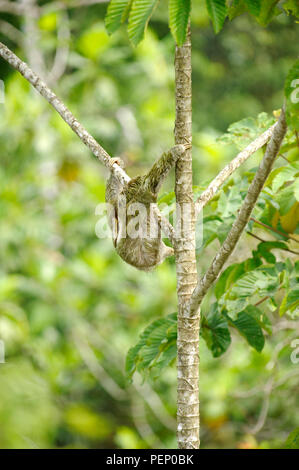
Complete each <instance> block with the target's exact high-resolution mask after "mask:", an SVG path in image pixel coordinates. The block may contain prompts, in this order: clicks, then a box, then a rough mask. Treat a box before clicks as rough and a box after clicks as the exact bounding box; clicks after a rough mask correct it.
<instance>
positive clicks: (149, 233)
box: [106, 145, 185, 271]
mask: <svg viewBox="0 0 299 470" xmlns="http://www.w3.org/2000/svg"><path fill="white" fill-rule="evenodd" d="M184 150H185V147H184V146H183V145H176V146H175V147H173V148H172V149H171V150H170V151H169V152H165V153H164V154H163V155H162V156H161V158H160V159H159V160H158V161H157V162H156V163H155V164H154V165H153V166H152V168H151V169H150V170H149V172H148V173H147V174H146V175H144V176H137V177H136V178H133V179H131V180H130V181H129V182H128V183H126V184H124V185H123V184H121V183H120V182H119V180H118V178H117V177H116V176H115V175H114V172H113V170H112V171H111V174H110V177H109V179H108V181H107V186H106V203H108V210H107V212H108V223H109V226H110V228H111V230H112V240H113V244H114V246H115V249H116V251H117V253H118V254H119V256H120V257H121V258H122V259H123V260H124V261H126V263H128V264H130V265H132V266H135V268H138V269H141V270H143V271H150V270H152V269H153V268H154V267H155V266H157V265H159V264H161V263H162V262H163V261H164V259H165V258H166V257H168V256H171V255H173V249H172V248H170V247H168V246H166V245H165V243H164V242H163V241H162V232H161V227H160V224H159V221H158V218H157V216H156V215H155V213H154V211H153V205H154V204H156V202H157V197H158V192H159V189H160V187H161V185H162V183H163V181H164V179H165V178H166V176H167V175H168V173H169V171H170V170H171V168H172V167H173V166H174V165H175V163H176V161H177V159H178V158H179V156H180V155H181V154H182V153H183V152H184ZM114 162H115V163H117V164H118V165H120V166H121V167H123V162H122V160H121V159H119V158H115V159H114ZM136 214H137V215H136Z"/></svg>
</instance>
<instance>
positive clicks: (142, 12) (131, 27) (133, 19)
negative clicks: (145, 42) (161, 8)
mask: <svg viewBox="0 0 299 470" xmlns="http://www.w3.org/2000/svg"><path fill="white" fill-rule="evenodd" d="M158 2H159V0H133V4H132V8H131V11H130V14H129V24H128V33H129V38H130V41H131V43H132V44H133V45H134V46H137V45H138V44H139V43H140V41H141V40H142V39H143V37H144V32H145V30H146V27H147V25H148V22H149V20H150V18H151V16H152V14H153V11H154V9H155V7H156V6H157V4H158Z"/></svg>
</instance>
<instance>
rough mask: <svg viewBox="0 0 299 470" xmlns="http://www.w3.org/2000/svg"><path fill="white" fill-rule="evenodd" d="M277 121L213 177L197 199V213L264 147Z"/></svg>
mask: <svg viewBox="0 0 299 470" xmlns="http://www.w3.org/2000/svg"><path fill="white" fill-rule="evenodd" d="M276 125H277V123H275V124H273V126H271V127H269V129H267V130H266V131H265V132H264V133H263V134H261V135H259V136H258V137H257V138H256V139H255V140H254V141H253V142H251V143H250V144H249V145H248V146H247V147H246V148H245V149H244V150H242V152H240V153H238V155H237V156H236V157H235V158H234V159H233V160H232V161H231V162H230V163H228V164H227V165H226V166H225V167H224V168H223V170H221V171H220V173H219V174H218V175H217V176H216V178H214V179H213V181H212V182H211V183H210V184H209V186H208V187H207V189H205V190H204V191H203V193H202V194H201V195H200V196H199V198H198V199H197V201H196V202H197V206H196V209H197V214H199V213H200V212H201V211H202V209H203V208H204V207H205V205H206V204H207V203H208V202H209V201H210V200H211V199H212V198H213V197H214V196H215V194H216V192H217V191H218V189H219V188H220V186H222V184H223V183H224V182H225V181H226V180H227V178H229V177H230V175H231V174H232V173H233V172H234V171H236V170H237V169H238V168H239V167H240V166H241V165H242V163H244V162H245V161H246V160H247V159H248V158H249V157H251V155H253V154H254V153H255V152H256V151H257V150H259V149H260V148H261V147H263V146H264V145H265V144H266V143H267V142H268V141H269V139H270V138H271V136H272V135H273V132H274V129H275V127H276Z"/></svg>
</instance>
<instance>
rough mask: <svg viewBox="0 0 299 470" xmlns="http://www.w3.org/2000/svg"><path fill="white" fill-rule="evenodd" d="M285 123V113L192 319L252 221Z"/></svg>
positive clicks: (195, 300) (200, 286) (200, 289)
mask: <svg viewBox="0 0 299 470" xmlns="http://www.w3.org/2000/svg"><path fill="white" fill-rule="evenodd" d="M286 129H287V126H286V120H285V111H284V109H282V111H281V115H280V117H279V120H278V123H277V125H276V126H275V128H274V131H273V134H272V137H271V139H270V141H269V143H268V145H267V149H266V152H265V155H264V158H263V160H262V162H261V164H260V166H259V168H258V170H257V172H256V174H255V177H254V179H253V181H252V183H251V184H250V186H249V189H248V193H247V195H246V197H245V199H244V202H243V204H242V206H241V209H240V211H239V213H238V216H237V218H236V220H235V222H234V223H233V226H232V228H231V230H230V232H229V233H228V235H227V237H226V240H225V241H224V243H223V245H222V246H221V248H220V250H219V251H218V253H217V255H216V256H215V258H214V259H213V261H212V264H211V266H210V267H209V268H208V270H207V272H206V273H205V275H204V276H203V277H202V278H201V279H200V280H199V281H198V283H197V286H196V288H195V290H194V292H193V294H192V298H191V302H190V311H189V312H190V315H191V317H192V318H193V316H194V317H195V318H196V317H197V310H198V307H199V306H200V304H201V302H202V299H203V298H204V296H205V294H206V292H207V290H208V289H209V288H210V286H211V285H212V284H213V283H214V281H215V280H216V279H217V277H218V275H219V274H220V272H221V269H222V268H223V266H224V263H225V262H226V260H227V259H228V257H229V256H230V255H231V253H232V252H233V250H234V248H235V246H236V244H237V242H238V240H239V239H240V237H241V235H242V233H243V230H244V229H245V227H246V225H247V222H248V220H249V218H250V214H251V212H252V211H253V209H254V206H255V204H256V201H257V199H258V197H259V195H260V192H261V191H262V189H263V186H264V184H265V182H266V179H267V177H268V176H269V173H270V171H271V168H272V165H273V163H274V160H275V158H276V157H277V155H278V152H279V149H280V146H281V143H282V141H283V138H284V136H285V133H286Z"/></svg>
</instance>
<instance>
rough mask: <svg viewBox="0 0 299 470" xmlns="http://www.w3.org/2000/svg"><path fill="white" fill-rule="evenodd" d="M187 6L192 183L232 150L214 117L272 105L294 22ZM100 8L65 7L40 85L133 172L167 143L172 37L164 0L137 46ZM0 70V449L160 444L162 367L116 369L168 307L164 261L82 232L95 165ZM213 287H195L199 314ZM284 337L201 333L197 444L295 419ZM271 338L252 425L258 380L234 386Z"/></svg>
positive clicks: (240, 439)
mask: <svg viewBox="0 0 299 470" xmlns="http://www.w3.org/2000/svg"><path fill="white" fill-rule="evenodd" d="M42 3H46V2H42ZM200 4H201V2H198V4H197V3H196V4H195V5H194V24H193V48H194V52H193V64H194V73H193V92H194V98H193V109H194V170H195V178H194V179H195V184H197V185H200V186H202V185H204V183H205V182H206V181H208V180H209V179H211V178H212V176H213V175H215V174H216V172H217V171H218V170H220V169H221V168H222V167H223V166H224V164H225V163H226V162H227V161H228V160H229V159H230V158H232V156H233V155H234V154H235V152H236V147H234V146H233V145H231V146H228V147H223V146H222V145H221V144H220V143H217V142H216V138H217V137H218V136H219V135H220V134H222V133H223V132H224V131H225V130H226V128H227V127H228V125H229V124H230V123H231V122H233V121H237V120H239V119H242V118H245V117H247V116H250V115H252V116H256V115H257V114H258V113H259V112H262V111H267V112H272V109H276V108H278V107H280V106H281V102H282V97H283V84H284V79H285V76H286V74H287V71H288V69H289V68H290V67H291V65H292V63H293V61H294V57H295V56H296V54H297V42H298V41H296V39H298V31H297V30H296V26H295V25H294V22H293V20H292V18H291V17H287V16H280V17H277V19H276V20H275V21H274V22H273V23H272V24H271V25H270V26H269V27H268V29H267V30H265V29H263V28H261V27H260V26H258V25H257V24H255V23H254V22H253V21H252V20H251V19H250V18H249V17H248V16H240V17H239V18H237V19H236V20H235V21H234V22H233V23H230V24H227V25H226V26H225V28H224V30H223V32H222V33H221V34H220V35H218V36H217V37H216V36H215V35H214V33H213V30H212V28H211V26H210V25H209V23H208V17H207V14H206V13H205V12H204V11H203V10H202V9H201V8H200ZM105 10H106V7H105V6H103V5H95V6H91V7H88V8H82V9H72V10H70V12H69V19H70V27H71V40H70V41H69V47H70V51H69V56H68V63H67V69H66V72H65V73H64V75H63V76H62V77H61V78H60V80H59V82H58V83H56V84H55V86H54V89H55V91H56V92H57V94H58V95H59V96H60V97H61V98H62V99H63V100H64V101H65V103H66V104H67V105H68V106H69V107H70V109H71V110H72V111H73V112H74V113H75V115H76V116H77V117H78V118H79V120H80V121H81V122H82V123H83V124H84V125H85V126H86V128H87V129H88V130H89V131H90V132H91V133H92V134H93V135H94V136H95V138H97V139H98V140H99V142H100V143H101V144H102V145H103V146H104V147H105V148H106V149H107V151H108V152H110V153H111V154H112V155H121V156H122V157H123V158H124V159H125V160H126V162H127V166H128V172H129V173H130V174H131V175H134V174H136V173H138V172H142V171H145V170H146V168H148V166H149V165H150V162H152V161H153V160H154V159H155V158H156V157H158V156H159V155H160V154H161V151H163V150H165V149H167V148H169V147H170V146H171V145H172V143H173V136H172V131H173V125H174V96H173V91H174V84H173V78H174V71H173V54H174V43H173V39H172V37H171V36H170V34H169V31H168V26H167V11H165V10H164V9H163V7H162V8H160V9H159V10H157V11H156V12H155V14H154V16H153V20H152V22H151V26H150V28H149V30H148V31H147V34H146V37H145V40H144V41H143V42H142V43H141V44H140V46H139V47H138V48H136V49H132V48H131V46H130V44H129V42H128V38H127V36H126V33H125V31H124V30H122V29H121V30H119V31H118V32H117V33H116V34H115V35H114V36H112V37H108V35H107V33H106V31H105V28H104V21H103V18H104V14H105ZM61 14H62V13H61V12H58V13H55V12H54V13H53V12H50V13H48V14H47V15H45V16H44V17H42V18H41V20H40V24H39V26H40V28H41V41H40V43H39V46H40V47H41V50H42V52H43V54H44V56H45V58H46V61H47V64H49V65H50V64H51V63H52V61H53V57H54V54H55V50H56V46H57V37H56V26H57V24H58V23H59V20H60V19H61ZM0 19H1V20H3V21H9V22H10V23H11V24H14V25H15V26H16V27H18V28H23V27H24V20H23V18H22V17H14V16H11V15H8V14H4V13H3V14H2V13H0ZM1 31H2V29H1ZM1 31H0V40H1V41H4V42H5V43H7V45H8V46H10V47H11V48H12V49H13V50H16V51H17V53H18V54H19V55H21V56H22V57H23V58H24V59H25V60H26V59H27V57H26V48H25V47H24V44H23V43H21V44H16V43H15V42H14V41H13V40H12V38H9V37H8V36H7V35H6V34H4V33H1ZM0 78H1V79H2V80H4V81H5V104H0V148H1V165H0V216H1V230H0V339H1V340H4V342H5V348H6V350H5V360H6V363H5V364H0V422H1V427H0V448H39V447H45V448H61V447H66V448H76V447H80V448H93V447H95V448H115V447H118V448H147V447H148V448H151V447H154V448H159V447H175V446H176V443H175V426H176V424H175V412H176V403H175V382H176V381H175V370H174V369H173V368H168V369H165V370H163V373H162V374H161V375H160V376H159V378H158V379H157V380H152V379H150V381H149V382H146V383H143V382H142V381H141V380H140V378H139V377H135V379H134V382H133V383H132V384H128V383H127V380H126V377H125V356H126V353H127V351H128V350H129V348H130V347H131V346H132V345H133V344H135V343H136V341H137V338H138V334H139V333H140V332H141V331H142V330H143V329H144V327H145V326H146V325H148V324H149V323H150V322H151V321H153V320H155V319H158V318H159V317H160V316H161V315H168V314H171V313H172V312H174V311H175V310H176V295H175V286H176V280H175V270H174V266H173V260H171V259H170V260H168V261H167V262H165V263H164V264H163V265H162V266H160V267H158V269H157V270H156V271H155V272H154V273H151V274H146V273H142V272H138V271H137V270H134V269H133V268H131V267H130V266H128V265H125V264H124V263H123V262H122V261H121V260H120V259H119V258H118V257H117V255H116V254H115V252H114V250H113V246H112V243H111V241H110V240H108V239H98V238H97V237H96V235H95V226H96V223H97V222H98V217H97V215H96V214H95V209H96V206H97V204H98V203H100V202H103V201H104V189H105V177H106V174H105V172H104V170H103V169H102V167H100V165H99V164H98V163H97V162H96V161H95V160H94V159H93V158H92V156H91V155H90V153H89V152H88V150H87V149H86V148H85V147H84V146H83V145H82V144H81V142H80V141H79V140H78V139H77V138H76V136H75V135H74V134H73V133H72V132H71V131H70V129H69V128H68V127H67V126H66V124H65V123H64V122H63V121H62V120H61V118H60V117H59V116H58V115H57V113H55V112H54V111H53V110H52V109H50V107H49V105H48V104H47V103H46V102H44V100H43V99H42V98H40V97H39V96H38V95H37V94H36V92H35V91H33V90H32V89H30V87H29V85H28V84H27V83H26V82H25V81H24V80H23V79H22V78H21V77H20V76H19V75H18V74H17V73H15V72H14V71H13V70H11V69H10V68H9V67H8V66H7V65H6V64H5V63H4V62H3V61H1V63H0ZM257 158H258V157H254V158H253V159H252V161H251V162H250V164H249V165H250V167H251V166H253V164H254V163H255V162H257V161H258V160H257ZM247 168H248V165H247ZM166 189H167V188H166ZM248 243H249V242H248V240H247V239H246V241H244V240H243V242H242V243H241V245H240V247H239V248H238V250H237V251H236V253H235V261H236V260H238V262H240V261H241V260H242V259H245V258H246V256H247V255H248V252H247V251H246V250H248V247H247V245H248ZM251 243H252V245H251V246H255V241H252V242H251ZM218 246H219V245H217V240H215V241H214V242H213V243H212V244H211V245H210V246H209V248H208V251H207V253H206V254H205V257H203V258H200V266H201V269H202V270H203V269H204V268H205V267H206V266H207V265H208V263H209V261H210V259H211V258H212V256H213V254H214V252H215V249H217V247H218ZM213 298H214V297H213V294H212V293H210V295H209V296H208V297H207V299H206V301H205V303H204V305H203V310H204V311H206V312H207V311H209V305H210V302H212V300H213ZM295 333H296V332H295ZM288 336H289V337H288ZM297 336H298V333H297ZM294 337H296V335H295V336H294V332H291V333H288V332H285V331H279V332H278V334H277V335H275V337H273V339H271V341H267V343H266V346H265V348H264V350H263V352H262V353H261V354H259V353H258V352H256V351H255V350H253V349H250V350H249V349H248V347H247V345H246V344H245V342H244V341H243V340H242V339H239V338H238V337H237V336H235V335H233V338H232V340H233V343H234V345H233V346H234V347H233V348H229V349H228V351H227V352H226V353H225V355H224V356H222V357H221V358H219V359H214V358H213V357H212V355H211V353H210V351H209V350H208V349H207V348H206V345H205V342H204V341H203V340H201V410H202V446H203V447H241V448H244V447H275V446H280V445H282V443H283V442H284V441H285V439H286V437H287V435H288V434H289V432H290V431H292V430H293V429H295V428H296V427H298V426H299V416H298V413H297V414H296V410H297V409H298V394H296V393H295V390H296V387H298V379H297V377H296V374H295V373H294V371H295V372H296V371H297V373H298V365H294V364H292V363H291V362H290V359H289V356H290V354H291V352H292V351H293V349H292V348H291V346H290V341H291V339H292V338H294ZM278 344H283V345H284V347H283V348H282V349H281V350H279V351H278V353H279V367H278V371H277V374H278V381H279V380H280V379H281V382H282V383H281V384H280V385H278V386H277V387H276V388H275V390H274V391H273V394H272V395H271V397H270V404H269V411H268V419H267V421H266V423H265V426H263V428H262V429H261V430H260V431H259V432H258V433H254V431H253V428H254V425H255V423H256V422H257V421H258V417H259V412H260V410H261V407H262V406H263V391H262V390H260V389H258V390H257V391H256V393H252V394H250V393H249V396H246V391H247V390H250V389H254V388H255V387H257V386H259V387H261V388H262V387H263V385H264V384H265V383H266V381H267V380H268V378H269V375H270V373H271V369H270V368H269V367H270V366H271V358H272V355H273V353H274V351H276V349H275V348H277V345H278ZM269 363H270V366H269ZM267 364H268V366H267ZM296 368H297V369H296ZM295 369H296V370H295ZM287 374H288V377H289V378H287V380H285V381H284V380H283V379H284V377H285V376H286V375H287ZM278 383H279V382H278ZM244 395H245V396H244Z"/></svg>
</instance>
